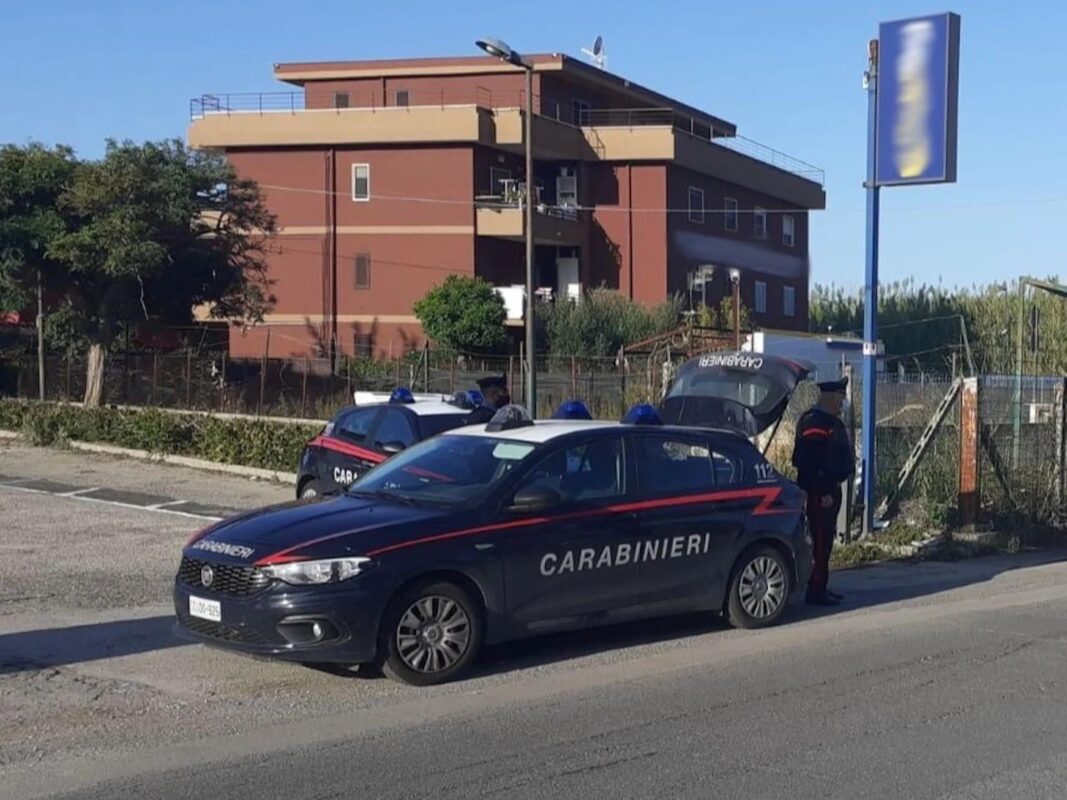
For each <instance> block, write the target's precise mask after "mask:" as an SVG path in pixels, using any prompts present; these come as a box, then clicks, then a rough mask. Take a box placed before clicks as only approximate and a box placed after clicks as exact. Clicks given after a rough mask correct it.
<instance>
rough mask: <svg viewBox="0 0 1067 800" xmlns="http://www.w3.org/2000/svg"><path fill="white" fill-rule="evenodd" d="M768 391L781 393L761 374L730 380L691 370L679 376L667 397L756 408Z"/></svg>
mask: <svg viewBox="0 0 1067 800" xmlns="http://www.w3.org/2000/svg"><path fill="white" fill-rule="evenodd" d="M772 390H773V391H775V392H776V394H779V395H780V394H781V387H780V386H778V385H777V383H776V381H774V380H772V379H771V378H769V377H767V376H765V375H751V374H749V373H744V374H738V376H737V378H736V379H731V378H729V377H728V376H727V375H724V374H722V373H711V372H705V371H702V370H693V371H691V372H689V373H687V374H684V375H679V376H678V380H677V381H675V383H674V385H673V386H671V390H670V392H669V393H668V394H667V396H668V397H679V396H686V397H716V398H719V399H721V400H730V401H733V402H735V403H739V404H741V405H744V406H748V407H749V408H756V407H758V406H760V405H762V404H763V402H764V401H765V400H766V399H767V397H768V396H769V395H770V394H771V392H772ZM775 400H777V397H775Z"/></svg>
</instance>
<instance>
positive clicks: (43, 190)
mask: <svg viewBox="0 0 1067 800" xmlns="http://www.w3.org/2000/svg"><path fill="white" fill-rule="evenodd" d="M75 169H76V162H75V160H74V153H73V151H72V150H71V149H70V148H68V147H56V148H48V147H45V146H44V145H42V144H37V143H33V144H30V145H27V146H26V147H16V146H15V145H4V146H2V147H0V311H21V310H23V309H25V308H27V307H29V306H30V305H31V304H32V303H33V301H34V298H35V297H36V292H37V279H38V274H39V273H40V277H41V280H42V283H43V285H44V287H45V288H46V290H48V291H52V290H53V289H54V287H55V286H57V285H59V284H60V283H61V281H62V280H63V278H64V275H63V273H64V267H63V265H61V264H59V263H57V262H56V261H55V260H54V259H52V258H50V257H49V251H50V248H51V247H52V245H53V243H54V242H55V241H56V240H57V239H59V238H60V237H61V236H63V235H64V234H66V233H67V232H68V231H69V230H70V229H71V228H72V227H74V225H75V224H76V222H75V220H74V218H73V216H72V214H71V213H70V212H69V211H68V210H67V209H64V208H63V207H62V206H61V204H60V198H62V197H63V196H64V194H65V193H66V192H68V191H69V190H70V187H71V184H72V182H73V179H74V172H75Z"/></svg>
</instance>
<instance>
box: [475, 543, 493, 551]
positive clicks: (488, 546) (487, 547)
mask: <svg viewBox="0 0 1067 800" xmlns="http://www.w3.org/2000/svg"><path fill="white" fill-rule="evenodd" d="M494 546H495V545H492V544H490V543H489V542H481V543H480V544H476V545H474V549H475V550H492V549H493V547H494Z"/></svg>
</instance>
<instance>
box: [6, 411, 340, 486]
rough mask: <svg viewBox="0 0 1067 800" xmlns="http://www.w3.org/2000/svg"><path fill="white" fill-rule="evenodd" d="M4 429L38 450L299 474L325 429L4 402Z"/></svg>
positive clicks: (172, 414) (297, 425)
mask: <svg viewBox="0 0 1067 800" xmlns="http://www.w3.org/2000/svg"><path fill="white" fill-rule="evenodd" d="M0 429H4V430H13V431H19V432H21V433H22V434H23V435H25V436H26V437H27V438H28V439H29V440H30V441H31V442H32V443H33V444H37V445H50V444H56V443H62V442H65V441H69V440H72V439H73V440H77V441H83V442H97V443H101V444H113V445H117V446H119V447H129V448H133V449H137V450H147V451H149V452H152V453H166V454H169V455H182V456H193V457H195V458H204V459H207V460H209V461H218V462H221V463H224V464H240V465H243V466H248V467H261V468H263V469H274V470H280V471H284V472H295V471H296V468H297V462H298V461H299V460H300V451H301V450H302V449H303V446H304V443H305V442H306V441H307V440H308V439H310V438H312V437H313V436H315V435H316V434H318V433H319V432H320V430H321V428H320V427H319V426H316V425H300V424H287V423H283V422H267V421H265V420H248V419H224V418H219V417H208V416H202V415H197V414H176V413H171V412H166V411H160V410H158V409H153V408H147V409H143V410H136V411H133V410H121V409H116V408H80V407H79V406H65V405H53V404H50V403H27V402H20V401H13V400H0Z"/></svg>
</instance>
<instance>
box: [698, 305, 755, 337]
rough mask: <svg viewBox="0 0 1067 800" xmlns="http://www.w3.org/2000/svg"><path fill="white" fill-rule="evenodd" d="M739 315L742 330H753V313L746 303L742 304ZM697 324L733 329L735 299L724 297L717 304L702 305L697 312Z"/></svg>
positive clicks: (706, 326) (720, 328)
mask: <svg viewBox="0 0 1067 800" xmlns="http://www.w3.org/2000/svg"><path fill="white" fill-rule="evenodd" d="M738 316H739V320H738V321H739V323H740V325H741V330H743V331H750V330H752V314H751V312H749V310H748V306H746V305H745V304H744V303H741V304H740V312H739V314H738ZM697 325H700V326H702V327H705V328H718V329H719V330H724V331H732V330H733V329H734V299H733V298H732V297H724V298H723V299H722V301H721V302H720V303H719V305H717V306H701V307H700V310H699V311H698V312H697Z"/></svg>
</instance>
